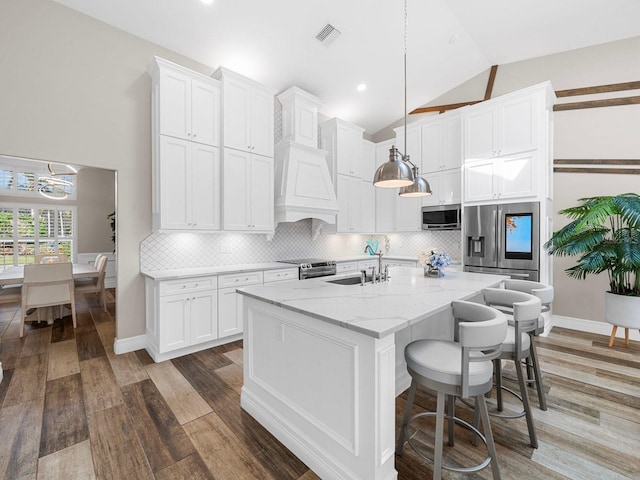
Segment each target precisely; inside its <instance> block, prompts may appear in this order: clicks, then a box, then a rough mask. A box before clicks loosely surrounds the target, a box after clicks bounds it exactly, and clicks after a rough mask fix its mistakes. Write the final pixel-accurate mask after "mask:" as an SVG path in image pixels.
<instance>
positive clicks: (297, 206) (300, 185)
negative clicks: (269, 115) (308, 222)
mask: <svg viewBox="0 0 640 480" xmlns="http://www.w3.org/2000/svg"><path fill="white" fill-rule="evenodd" d="M278 100H279V101H280V103H281V104H282V140H281V141H280V142H278V143H277V144H276V146H275V154H274V155H275V203H274V204H275V222H276V223H281V222H297V221H298V220H302V219H304V218H316V219H319V220H322V221H324V222H327V223H332V224H333V223H336V214H337V213H338V210H339V207H338V201H337V200H336V193H335V190H334V187H333V182H332V181H331V176H330V175H329V167H328V166H327V159H326V157H327V154H328V152H327V151H326V150H321V149H319V148H318V108H319V107H320V105H321V102H320V101H319V99H318V98H317V97H315V96H313V95H311V94H310V93H307V92H305V91H304V90H301V89H300V88H298V87H291V88H289V89H287V90H285V91H284V92H282V93H281V94H280V95H278Z"/></svg>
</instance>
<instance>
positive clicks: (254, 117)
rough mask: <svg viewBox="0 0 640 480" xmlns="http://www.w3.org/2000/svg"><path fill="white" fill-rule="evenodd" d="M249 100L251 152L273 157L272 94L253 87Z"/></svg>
mask: <svg viewBox="0 0 640 480" xmlns="http://www.w3.org/2000/svg"><path fill="white" fill-rule="evenodd" d="M251 100H252V101H251V113H250V115H251V120H250V124H251V152H252V153H255V154H258V155H264V156H266V157H273V144H274V138H273V95H272V94H271V92H267V91H264V90H262V89H260V88H254V90H253V93H252V96H251Z"/></svg>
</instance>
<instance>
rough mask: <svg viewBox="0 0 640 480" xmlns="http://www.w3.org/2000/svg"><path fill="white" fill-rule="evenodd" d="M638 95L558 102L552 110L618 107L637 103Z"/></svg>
mask: <svg viewBox="0 0 640 480" xmlns="http://www.w3.org/2000/svg"><path fill="white" fill-rule="evenodd" d="M639 104H640V96H636V97H622V98H608V99H606V100H590V101H585V102H573V103H559V104H556V105H554V106H553V111H554V112H561V111H563V110H580V109H583V108H598V107H618V106H620V105H639Z"/></svg>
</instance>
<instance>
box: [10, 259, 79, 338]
mask: <svg viewBox="0 0 640 480" xmlns="http://www.w3.org/2000/svg"><path fill="white" fill-rule="evenodd" d="M67 304H70V305H71V318H72V319H73V328H76V303H75V294H74V288H73V267H72V265H71V264H70V263H43V264H39V263H34V264H28V265H25V266H24V280H23V282H22V308H21V309H20V310H21V314H20V337H22V336H24V321H25V316H26V315H25V313H26V311H27V310H28V309H29V308H41V307H54V306H58V305H59V306H62V305H67Z"/></svg>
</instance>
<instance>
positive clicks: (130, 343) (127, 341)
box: [113, 335, 147, 355]
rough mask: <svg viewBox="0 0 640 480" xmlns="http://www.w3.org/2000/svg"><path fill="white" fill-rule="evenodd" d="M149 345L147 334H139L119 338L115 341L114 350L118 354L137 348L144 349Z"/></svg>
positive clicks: (133, 350)
mask: <svg viewBox="0 0 640 480" xmlns="http://www.w3.org/2000/svg"><path fill="white" fill-rule="evenodd" d="M146 346H147V336H146V335H138V336H137V337H129V338H123V339H118V338H116V339H115V341H114V342H113V351H114V352H115V354H116V355H120V354H122V353H129V352H135V351H136V350H142V349H144V348H145V347H146Z"/></svg>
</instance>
